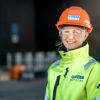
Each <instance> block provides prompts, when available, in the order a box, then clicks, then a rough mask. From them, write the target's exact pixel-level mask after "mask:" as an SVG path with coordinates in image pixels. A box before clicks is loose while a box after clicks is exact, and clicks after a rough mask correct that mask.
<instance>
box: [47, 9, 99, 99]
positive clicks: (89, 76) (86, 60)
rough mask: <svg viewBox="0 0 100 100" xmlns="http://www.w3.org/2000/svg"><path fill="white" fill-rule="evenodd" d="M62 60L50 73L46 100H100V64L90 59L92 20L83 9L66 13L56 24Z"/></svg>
mask: <svg viewBox="0 0 100 100" xmlns="http://www.w3.org/2000/svg"><path fill="white" fill-rule="evenodd" d="M56 26H57V29H58V30H59V36H60V38H61V41H62V44H63V46H60V47H59V49H58V51H59V53H60V55H61V59H60V60H58V61H56V62H54V63H53V64H52V65H51V66H50V67H49V69H48V83H47V87H46V95H45V100H100V64H99V63H98V62H97V61H96V60H95V59H94V58H93V57H91V56H89V53H88V52H89V44H88V43H87V42H86V39H87V37H88V35H89V34H90V33H91V31H92V25H91V23H90V18H89V16H88V14H87V12H86V11H85V10H83V9H82V8H80V7H70V8H68V9H65V10H64V12H63V13H62V14H61V16H60V18H59V21H58V22H57V24H56Z"/></svg>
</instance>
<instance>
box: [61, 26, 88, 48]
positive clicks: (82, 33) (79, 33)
mask: <svg viewBox="0 0 100 100" xmlns="http://www.w3.org/2000/svg"><path fill="white" fill-rule="evenodd" d="M87 37H88V33H87V31H86V29H83V28H80V27H74V26H65V27H63V29H62V31H61V40H62V43H63V44H64V46H65V47H66V48H67V50H73V49H76V48H78V47H80V46H81V45H82V43H83V42H84V41H85V40H86V39H87Z"/></svg>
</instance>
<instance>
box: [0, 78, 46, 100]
mask: <svg viewBox="0 0 100 100" xmlns="http://www.w3.org/2000/svg"><path fill="white" fill-rule="evenodd" d="M45 87H46V79H35V80H32V81H30V80H27V81H26V80H24V81H22V80H21V81H15V80H10V81H6V82H0V100H44V95H45Z"/></svg>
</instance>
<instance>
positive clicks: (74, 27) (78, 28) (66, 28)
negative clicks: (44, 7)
mask: <svg viewBox="0 0 100 100" xmlns="http://www.w3.org/2000/svg"><path fill="white" fill-rule="evenodd" d="M62 29H64V30H70V29H76V30H82V29H83V28H81V27H78V26H64V27H63V28H62Z"/></svg>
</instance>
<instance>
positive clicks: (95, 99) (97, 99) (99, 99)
mask: <svg viewBox="0 0 100 100" xmlns="http://www.w3.org/2000/svg"><path fill="white" fill-rule="evenodd" d="M91 100H100V97H97V98H94V99H91Z"/></svg>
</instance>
